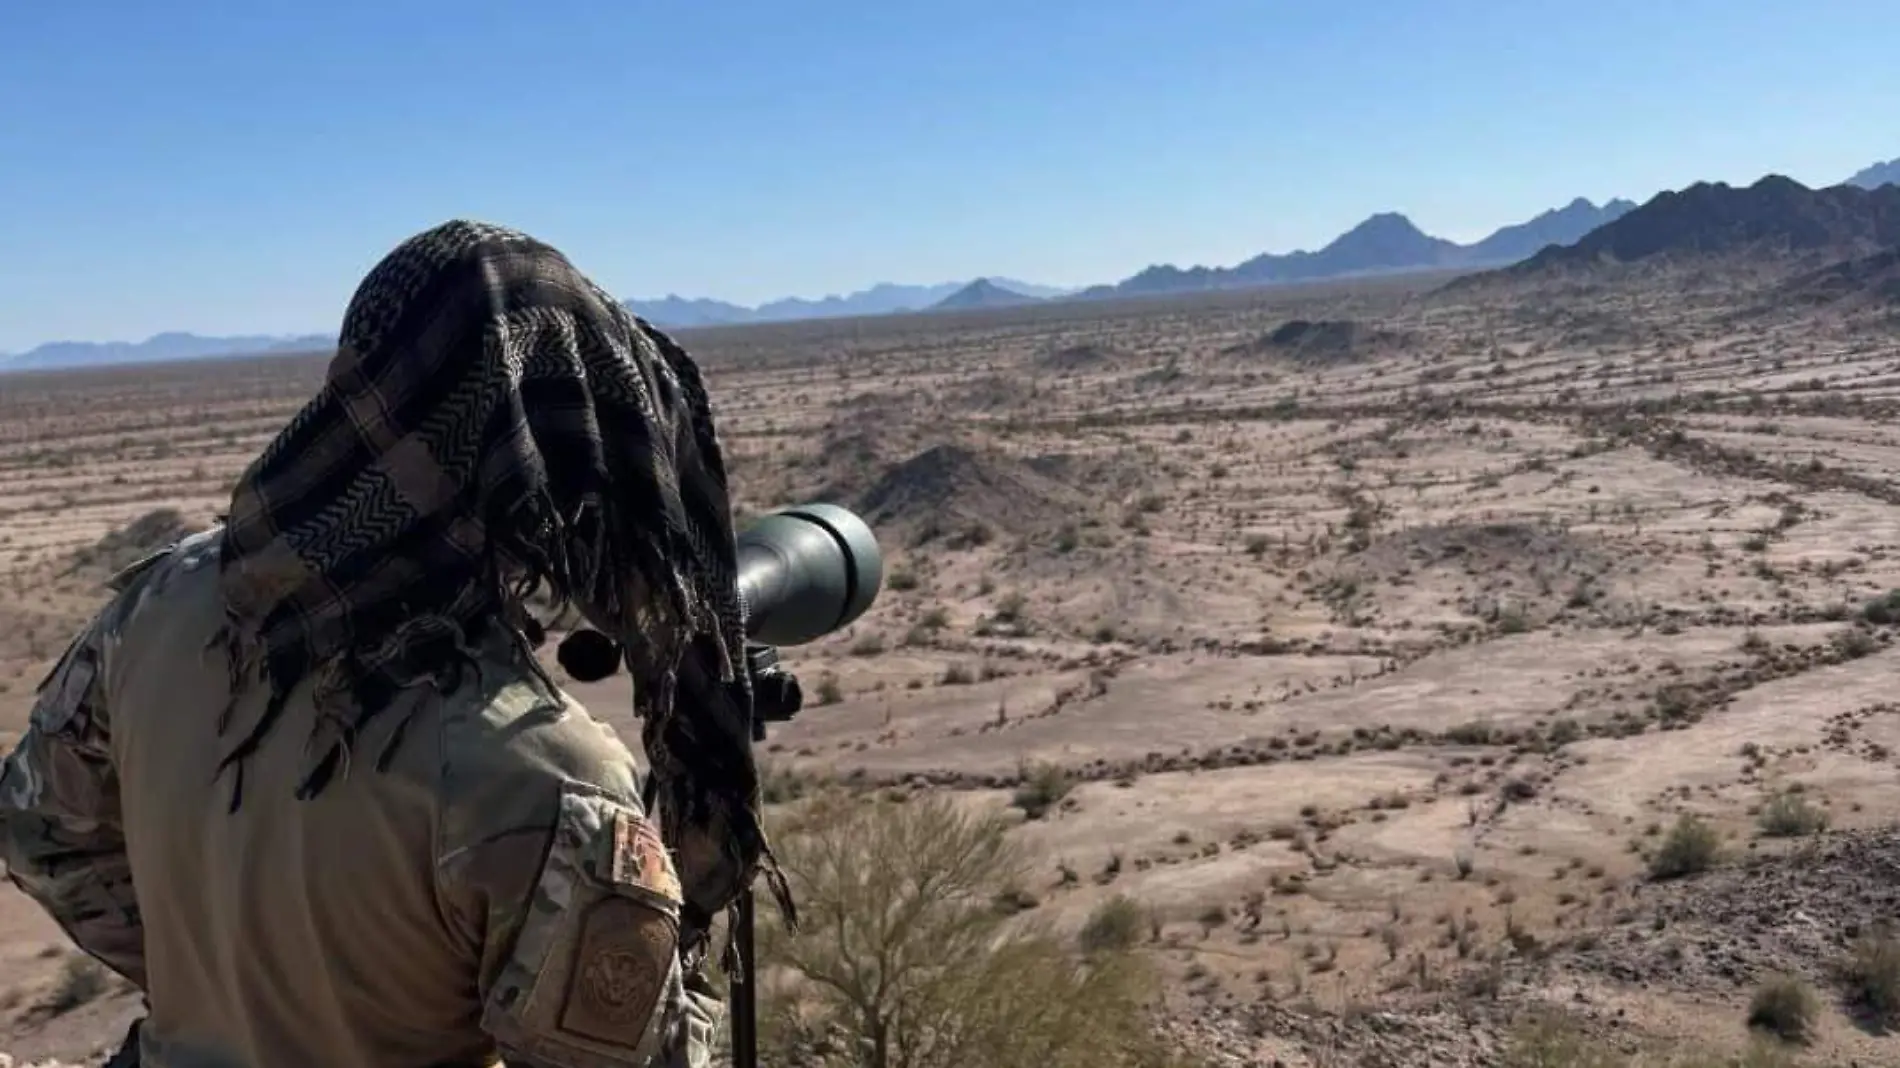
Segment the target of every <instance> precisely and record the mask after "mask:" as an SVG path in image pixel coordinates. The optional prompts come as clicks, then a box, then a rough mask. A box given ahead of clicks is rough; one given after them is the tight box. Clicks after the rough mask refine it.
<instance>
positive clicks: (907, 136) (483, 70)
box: [0, 0, 1900, 351]
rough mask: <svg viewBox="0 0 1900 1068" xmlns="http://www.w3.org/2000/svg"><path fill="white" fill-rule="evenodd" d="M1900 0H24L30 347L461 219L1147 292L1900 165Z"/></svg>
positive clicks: (350, 256) (17, 38) (335, 305)
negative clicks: (1144, 281) (1632, 206)
mask: <svg viewBox="0 0 1900 1068" xmlns="http://www.w3.org/2000/svg"><path fill="white" fill-rule="evenodd" d="M1896 41H1900V3H1895V2H1894V0H1809V2H1806V3H1797V2H1792V0H1772V2H1771V0H1599V2H1596V3H1568V4H1558V3H1554V2H1548V0H1488V2H1482V3H1481V2H1477V0H1321V2H1284V3H1283V2H1273V0H1009V2H992V0H958V2H955V3H948V4H924V3H918V2H914V0H913V2H905V0H881V2H877V0H862V2H850V3H843V2H839V3H827V2H823V0H702V2H693V0H675V2H670V3H658V2H647V0H589V2H582V0H241V2H240V0H50V2H32V0H0V351H18V350H20V349H23V348H26V347H29V346H31V345H33V344H35V343H38V342H40V341H45V340H51V339H56V338H58V339H85V340H107V339H139V338H143V337H144V336H146V335H148V334H151V333H154V332H156V331H159V330H166V329H181V330H192V331H196V332H199V333H251V332H259V333H287V332H301V331H327V330H331V329H334V327H335V325H336V323H337V321H338V320H339V318H340V317H341V314H342V310H343V305H344V303H345V302H346V301H347V299H348V297H349V294H350V292H351V290H352V289H353V288H354V286H355V283H356V281H357V280H358V279H359V278H360V277H361V275H362V273H363V272H364V271H365V270H366V269H367V268H368V267H369V266H370V265H371V264H372V263H374V262H375V260H376V259H378V258H379V257H380V256H381V255H382V253H384V252H385V251H387V249H388V248H389V247H390V246H392V245H393V244H395V243H396V242H397V241H399V240H401V239H402V238H403V237H405V236H407V235H408V234H410V233H413V232H415V231H417V230H420V229H423V228H425V227H427V226H429V225H431V224H433V223H435V222H438V221H441V220H443V219H446V218H450V217H453V216H457V215H467V216H475V217H480V218H486V219H490V220H493V221H497V222H503V223H507V224H510V225H513V226H517V227H520V228H523V229H526V230H528V231H530V232H532V233H534V234H536V235H537V236H540V237H543V238H545V239H547V240H549V241H551V242H553V243H554V244H556V245H558V246H560V247H562V248H563V249H565V250H566V251H567V252H568V253H569V255H570V256H571V257H572V258H573V259H574V260H575V261H576V262H577V263H578V264H579V265H580V266H581V267H582V269H583V270H586V271H588V272H589V273H591V274H593V275H594V276H595V277H597V278H598V279H599V280H600V281H601V282H602V283H603V284H604V285H606V286H607V287H608V288H609V289H611V290H613V291H614V292H616V293H619V294H622V295H625V296H658V295H661V294H664V293H668V292H676V293H681V294H686V295H693V296H702V295H703V296H716V297H721V298H726V299H732V300H738V301H743V302H747V303H751V302H756V301H759V300H762V299H767V298H772V297H778V296H785V295H793V294H797V295H821V294H824V293H827V292H835V291H845V290H850V289H855V288H861V287H863V286H865V285H867V284H869V283H872V282H875V281H880V280H884V281H905V282H938V281H949V280H961V279H967V278H970V277H973V276H976V275H980V274H1000V275H1008V276H1012V277H1017V278H1022V279H1026V280H1030V281H1036V282H1044V283H1051V284H1081V283H1091V282H1098V281H1112V280H1115V279H1118V278H1121V277H1124V276H1126V275H1128V274H1130V273H1132V272H1134V271H1135V270H1138V269H1139V268H1141V267H1142V266H1144V265H1146V264H1149V263H1152V262H1157V261H1172V262H1180V263H1189V262H1202V263H1223V264H1224V263H1231V262H1235V261H1238V260H1240V259H1243V258H1245V257H1247V256H1248V255H1251V254H1253V253H1256V252H1260V251H1263V250H1272V251H1285V250H1288V249H1292V248H1297V247H1312V246H1317V245H1319V244H1322V243H1324V242H1325V241H1326V240H1328V239H1330V238H1331V237H1332V236H1334V235H1336V234H1337V233H1338V232H1340V231H1341V230H1343V229H1345V228H1347V227H1349V226H1351V225H1352V224H1353V223H1355V222H1357V221H1358V220H1360V219H1361V218H1363V217H1364V216H1366V215H1368V214H1370V213H1372V212H1375V211H1381V210H1399V211H1404V212H1406V213H1408V214H1409V215H1411V216H1412V218H1413V219H1414V221H1416V222H1417V223H1419V224H1420V225H1421V226H1422V227H1424V228H1425V229H1426V230H1428V231H1431V232H1434V233H1438V234H1441V235H1443V236H1447V237H1452V238H1455V239H1469V238H1473V237H1477V236H1480V235H1482V234H1483V233H1484V232H1486V231H1488V230H1490V229H1491V228H1493V227H1495V226H1497V225H1499V224H1502V223H1507V222H1514V221H1518V220H1521V219H1522V218H1525V217H1527V216H1529V215H1532V214H1534V213H1536V212H1537V211H1540V210H1542V209H1544V208H1547V207H1551V206H1554V205H1556V204H1559V203H1562V202H1564V201H1567V200H1568V199H1570V198H1571V197H1574V196H1578V195H1582V196H1588V197H1591V198H1592V199H1596V200H1602V199H1605V198H1608V197H1611V196H1629V197H1632V198H1635V199H1638V200H1641V199H1644V198H1646V197H1648V196H1650V195H1651V194H1653V193H1655V192H1656V191H1657V190H1659V189H1662V188H1667V187H1674V186H1680V185H1683V184H1686V183H1688V182H1691V181H1694V180H1696V179H1701V178H1709V179H1720V180H1727V181H1732V182H1733V181H1740V182H1746V181H1752V180H1753V179H1754V178H1756V177H1759V176H1760V175H1761V174H1763V173H1765V172H1769V171H1776V172H1781V173H1785V174H1789V175H1791V176H1793V177H1795V178H1797V179H1799V180H1801V181H1804V182H1807V183H1809V184H1829V183H1832V182H1836V181H1839V180H1841V179H1843V178H1845V177H1846V176H1847V175H1848V174H1851V173H1852V172H1853V171H1855V170H1858V169H1859V168H1861V167H1863V166H1865V165H1867V164H1868V163H1871V162H1873V161H1875V160H1876V159H1884V158H1891V157H1893V156H1897V155H1900V120H1896V114H1900V113H1897V112H1896V110H1895V107H1896V104H1897V103H1900V62H1896V61H1895V55H1896V53H1895V51H1894V48H1895V42H1896Z"/></svg>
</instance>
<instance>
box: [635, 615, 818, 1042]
mask: <svg viewBox="0 0 1900 1068" xmlns="http://www.w3.org/2000/svg"><path fill="white" fill-rule="evenodd" d="M746 666H747V669H748V670H749V672H750V674H751V676H752V740H753V742H755V743H757V742H762V741H764V740H765V725H766V724H767V723H784V722H787V721H789V720H790V719H791V718H792V717H793V716H796V715H797V714H798V710H799V709H800V708H802V707H803V706H804V703H805V695H804V690H803V688H802V687H800V686H799V684H798V679H797V678H796V677H794V676H793V675H792V673H791V672H789V671H786V670H785V669H784V667H782V666H781V665H780V664H779V659H778V650H777V649H775V648H773V647H772V646H769V645H757V644H753V645H748V646H746ZM643 793H644V794H645V802H646V809H647V811H648V812H652V811H653V804H654V800H655V798H654V792H653V780H652V779H651V778H649V779H648V780H647V784H646V788H645V790H644V791H643ZM754 933H755V924H754V902H753V897H752V888H751V887H750V886H747V887H745V888H744V889H742V890H740V891H739V900H738V908H737V909H736V911H735V914H734V916H733V931H732V946H733V950H734V951H735V952H736V953H737V955H738V958H739V974H738V975H736V976H734V977H733V982H732V984H731V991H732V994H731V1003H730V1010H731V1012H730V1015H731V1019H730V1021H729V1022H730V1024H731V1038H732V1065H733V1068H758V1064H759V1001H758V975H759V972H758V964H757V961H756V960H755V959H754V957H753V945H754V937H753V936H754ZM708 934H709V935H710V932H708Z"/></svg>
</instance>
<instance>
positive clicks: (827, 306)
mask: <svg viewBox="0 0 1900 1068" xmlns="http://www.w3.org/2000/svg"><path fill="white" fill-rule="evenodd" d="M987 281H989V282H991V283H993V284H994V285H996V286H998V287H1000V288H1002V289H1006V290H1008V291H1010V292H1012V293H1018V294H1021V295H1023V296H1026V297H1032V298H1045V297H1059V296H1063V295H1066V294H1067V293H1068V292H1069V291H1068V290H1065V289H1061V288H1058V287H1056V286H1044V285H1036V284H1035V283H1033V282H1018V281H1016V280H1014V279H1010V278H991V279H987ZM971 284H972V283H969V282H942V283H939V284H937V285H930V286H907V285H895V284H892V283H890V282H880V283H878V284H877V285H874V286H872V287H871V288H869V289H864V290H859V291H858V292H856V293H849V294H846V295H844V296H830V297H822V298H820V299H818V300H807V299H805V298H803V297H787V298H785V299H784V300H774V301H770V302H768V303H765V304H760V305H758V306H757V307H751V308H748V307H746V306H744V305H742V304H731V303H728V302H726V301H723V300H710V299H707V298H704V297H700V298H691V299H689V298H686V297H678V296H667V297H661V298H659V299H658V300H630V301H627V309H628V310H629V311H631V312H633V313H634V314H635V315H638V316H639V317H640V318H642V319H645V320H647V321H648V322H651V323H653V324H655V325H657V326H664V327H672V328H675V329H679V328H685V327H694V326H725V325H729V324H734V323H774V322H786V321H788V320H794V319H843V318H848V317H851V316H855V315H891V314H894V313H897V312H907V311H927V310H929V309H931V308H934V307H936V306H937V305H938V304H941V303H942V302H943V301H945V300H947V299H949V298H950V297H953V296H955V295H956V294H957V292H958V291H959V290H962V289H965V288H967V287H968V286H970V285H971Z"/></svg>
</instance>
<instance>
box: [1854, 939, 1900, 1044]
mask: <svg viewBox="0 0 1900 1068" xmlns="http://www.w3.org/2000/svg"><path fill="white" fill-rule="evenodd" d="M1842 972H1843V978H1845V979H1846V980H1847V986H1848V995H1849V998H1850V999H1851V1000H1852V1001H1853V1002H1854V1003H1855V1004H1856V1005H1858V1006H1860V1007H1861V1008H1862V1009H1863V1010H1865V1011H1866V1012H1867V1014H1868V1015H1869V1016H1870V1017H1872V1018H1873V1021H1874V1022H1875V1023H1877V1024H1879V1025H1881V1026H1882V1027H1892V1026H1894V1025H1895V1024H1896V1023H1900V938H1896V937H1895V936H1894V933H1893V931H1892V930H1891V929H1889V928H1887V927H1884V926H1883V927H1879V928H1876V929H1874V930H1872V931H1869V932H1868V933H1866V934H1863V935H1861V936H1860V937H1859V938H1857V939H1855V940H1854V946H1853V948H1852V950H1850V951H1849V952H1848V955H1847V961H1846V964H1845V966H1844V967H1843V969H1842Z"/></svg>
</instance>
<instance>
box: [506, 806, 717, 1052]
mask: <svg viewBox="0 0 1900 1068" xmlns="http://www.w3.org/2000/svg"><path fill="white" fill-rule="evenodd" d="M679 908H680V898H679V891H678V876H677V875H676V874H675V872H674V870H673V864H672V860H671V859H670V858H669V857H668V855H667V853H666V850H665V847H664V846H663V844H662V843H661V841H660V838H659V835H658V833H657V832H656V831H655V830H654V829H653V826H652V824H651V823H650V822H649V821H648V820H647V819H646V817H645V816H644V815H642V814H641V813H640V811H639V809H638V808H636V807H633V806H630V805H627V804H624V803H623V802H620V801H618V800H615V799H613V798H610V797H607V796H604V795H601V794H599V793H596V792H594V791H593V790H591V789H589V788H587V787H583V786H578V785H576V786H570V787H569V788H568V789H567V790H566V791H565V792H564V793H563V795H562V798H561V810H560V816H559V819H558V822H557V825H556V827H555V828H554V837H553V842H552V845H551V846H550V848H549V850H548V855H547V859H546V861H545V862H544V863H543V866H542V871H541V876H540V879H539V881H538V883H537V885H536V888H535V892H534V895H533V898H532V900H530V901H528V902H525V903H524V904H523V906H522V912H521V920H520V924H519V928H518V930H517V932H516V934H515V935H514V944H513V947H512V949H511V951H510V952H509V954H508V961H507V963H506V964H505V965H504V966H503V967H502V970H501V973H500V974H499V975H498V976H497V978H496V981H495V983H494V984H493V986H492V987H491V989H490V991H489V994H488V997H487V1003H486V1005H485V1007H484V1010H483V1026H484V1027H485V1029H486V1030H487V1031H488V1032H489V1034H490V1035H491V1036H493V1038H494V1040H495V1042H496V1044H497V1045H498V1046H500V1047H501V1049H502V1051H503V1053H504V1055H506V1054H510V1053H512V1054H513V1055H514V1056H515V1057H516V1058H518V1059H520V1060H521V1061H523V1062H525V1063H530V1064H535V1065H538V1066H545V1068H625V1066H632V1065H643V1064H645V1063H647V1062H648V1061H649V1060H650V1059H651V1058H652V1057H653V1056H654V1055H655V1054H657V1053H658V1052H659V1051H661V1050H662V1049H663V1048H664V1046H665V1044H666V1043H667V1042H668V1041H670V1036H671V1033H672V1032H673V1031H674V1030H676V1029H677V1027H676V1024H677V1022H678V1019H679V1017H681V1015H682V1013H683V1010H684V1006H685V1001H684V998H685V990H684V986H683V983H682V976H681V970H680V963H679V953H678V950H679Z"/></svg>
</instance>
